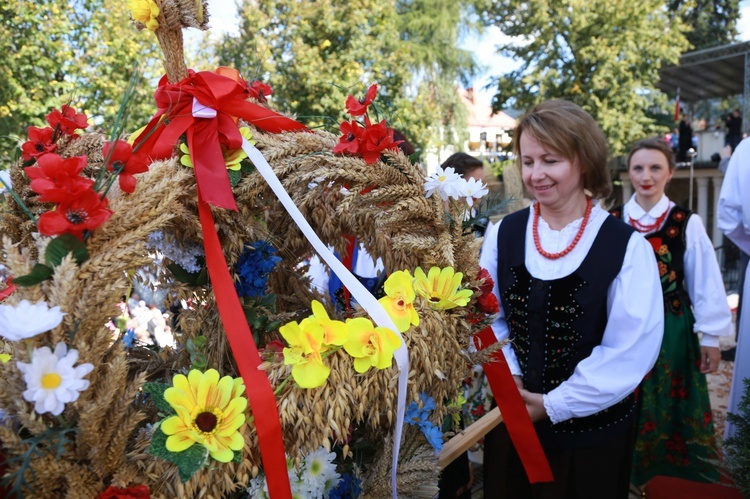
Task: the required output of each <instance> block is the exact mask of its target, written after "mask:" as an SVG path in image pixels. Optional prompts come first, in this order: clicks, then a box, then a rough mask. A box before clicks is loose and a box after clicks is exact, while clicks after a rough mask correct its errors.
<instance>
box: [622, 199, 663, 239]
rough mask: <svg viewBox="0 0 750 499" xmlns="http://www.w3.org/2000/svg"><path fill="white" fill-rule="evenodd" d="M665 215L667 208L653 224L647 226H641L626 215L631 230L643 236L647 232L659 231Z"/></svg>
mask: <svg viewBox="0 0 750 499" xmlns="http://www.w3.org/2000/svg"><path fill="white" fill-rule="evenodd" d="M667 213H669V206H667V209H666V210H664V213H662V214H661V215H659V218H657V219H656V221H655V222H654V223H652V224H649V225H646V224H642V223H641V222H639V221H638V220H635V219H634V218H633V217H631V216H630V215H628V223H629V224H630V225H632V226H633V228H634V229H635V230H637V231H638V232H642V233H644V234H647V233H649V232H655V231H656V230H658V229H659V227H661V224H662V222H663V221H664V219H665V218H667Z"/></svg>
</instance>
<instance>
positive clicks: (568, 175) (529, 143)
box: [519, 133, 583, 209]
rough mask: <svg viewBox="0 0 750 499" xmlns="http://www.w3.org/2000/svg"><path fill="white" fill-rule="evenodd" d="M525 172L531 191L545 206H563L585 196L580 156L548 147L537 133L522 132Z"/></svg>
mask: <svg viewBox="0 0 750 499" xmlns="http://www.w3.org/2000/svg"><path fill="white" fill-rule="evenodd" d="M519 145H520V150H521V176H522V177H523V183H524V185H525V186H526V188H527V189H528V190H529V193H530V194H531V195H532V196H534V198H535V199H536V200H537V201H538V202H539V204H540V205H541V206H542V207H546V208H550V209H562V208H564V207H566V206H568V205H569V204H570V203H577V202H578V201H579V200H580V199H581V197H582V196H583V177H582V176H581V166H580V164H579V163H578V160H577V159H576V160H573V161H571V160H569V159H567V158H564V157H563V156H562V155H560V154H559V153H556V152H554V151H551V150H549V149H547V148H546V147H545V146H544V145H542V144H541V143H540V142H539V141H538V140H537V139H536V137H534V136H533V135H531V134H529V133H523V134H521V140H520V143H519Z"/></svg>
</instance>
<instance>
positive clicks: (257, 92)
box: [245, 80, 273, 102]
mask: <svg viewBox="0 0 750 499" xmlns="http://www.w3.org/2000/svg"><path fill="white" fill-rule="evenodd" d="M245 90H247V93H248V95H249V96H250V97H252V98H253V99H257V100H259V101H261V102H266V97H268V96H269V95H271V94H273V88H271V85H269V84H267V83H263V82H262V81H259V80H254V81H253V82H252V83H250V84H249V85H248V84H247V82H245Z"/></svg>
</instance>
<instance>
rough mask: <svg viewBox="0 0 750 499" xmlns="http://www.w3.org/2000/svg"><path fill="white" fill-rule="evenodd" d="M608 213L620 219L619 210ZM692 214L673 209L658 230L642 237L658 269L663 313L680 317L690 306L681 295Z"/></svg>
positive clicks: (615, 209)
mask: <svg viewBox="0 0 750 499" xmlns="http://www.w3.org/2000/svg"><path fill="white" fill-rule="evenodd" d="M610 213H611V214H612V215H613V216H615V217H618V218H622V214H623V209H622V206H619V207H617V208H614V209H612V210H610ZM692 214H693V213H692V212H691V211H689V210H686V209H685V208H681V207H679V206H675V207H674V208H672V210H671V211H670V212H669V216H668V217H667V219H666V220H665V221H664V225H663V227H662V228H661V229H659V230H658V231H656V232H652V233H651V234H648V235H646V236H645V237H646V240H647V241H648V242H649V243H651V247H653V248H654V254H655V255H656V263H657V265H658V266H659V279H661V289H662V293H663V294H664V313H671V314H674V315H682V306H683V305H687V306H689V305H690V297H689V296H688V294H687V292H686V291H685V286H684V282H685V248H686V247H687V243H686V240H685V229H686V228H687V223H688V219H689V218H690V216H691V215H692Z"/></svg>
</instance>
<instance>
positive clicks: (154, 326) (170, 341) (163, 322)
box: [109, 292, 177, 348]
mask: <svg viewBox="0 0 750 499" xmlns="http://www.w3.org/2000/svg"><path fill="white" fill-rule="evenodd" d="M118 309H119V311H120V314H119V315H118V316H116V317H113V318H112V321H111V322H110V325H109V327H110V329H111V330H112V333H113V335H114V337H115V339H116V340H117V339H121V341H122V342H123V343H124V344H125V346H126V347H132V346H133V345H134V344H140V345H146V346H148V345H152V346H158V347H160V348H164V347H171V348H174V347H176V345H177V344H176V342H175V338H174V335H173V334H172V327H171V324H170V322H171V321H170V320H169V319H170V314H169V313H168V312H162V310H161V309H160V308H159V307H157V306H156V304H154V303H149V304H146V302H145V301H144V300H141V297H140V296H139V295H138V293H136V292H132V293H131V294H130V297H128V299H127V300H123V301H122V302H120V303H119V304H118Z"/></svg>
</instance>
